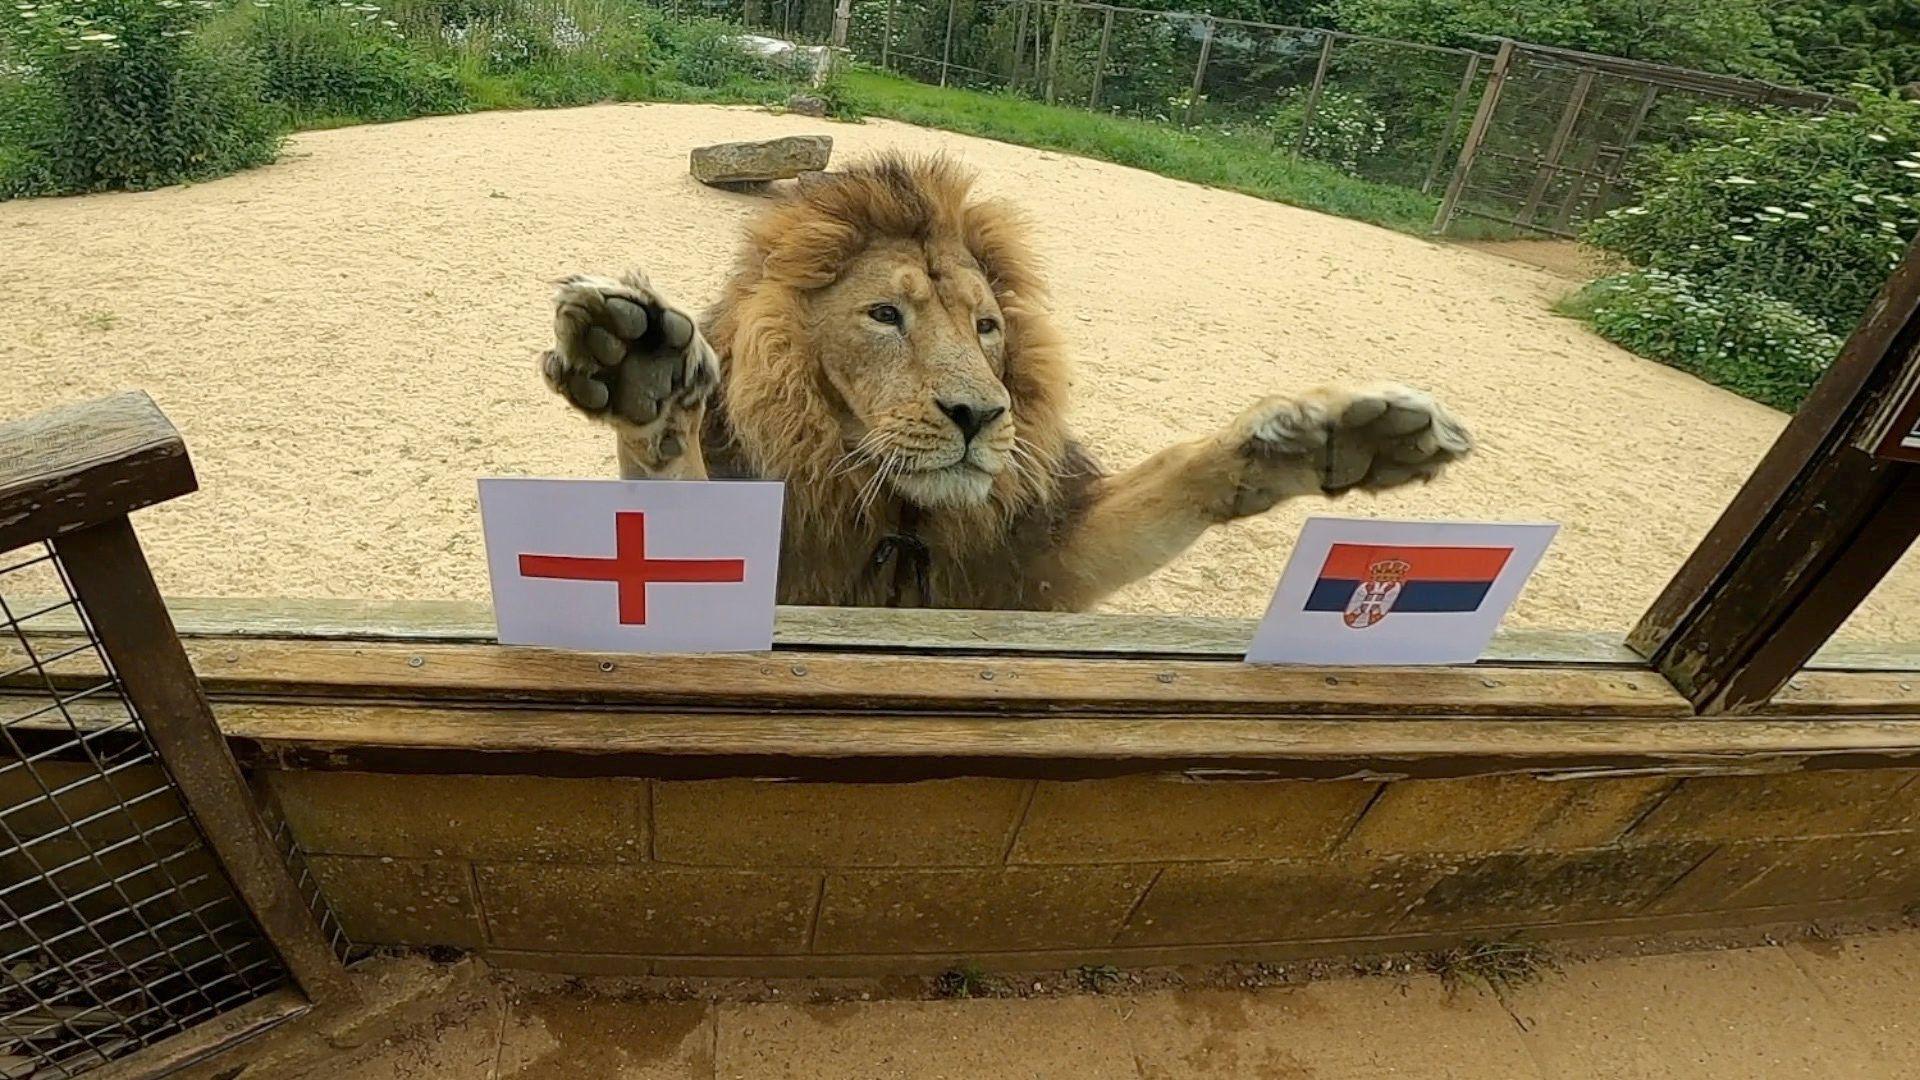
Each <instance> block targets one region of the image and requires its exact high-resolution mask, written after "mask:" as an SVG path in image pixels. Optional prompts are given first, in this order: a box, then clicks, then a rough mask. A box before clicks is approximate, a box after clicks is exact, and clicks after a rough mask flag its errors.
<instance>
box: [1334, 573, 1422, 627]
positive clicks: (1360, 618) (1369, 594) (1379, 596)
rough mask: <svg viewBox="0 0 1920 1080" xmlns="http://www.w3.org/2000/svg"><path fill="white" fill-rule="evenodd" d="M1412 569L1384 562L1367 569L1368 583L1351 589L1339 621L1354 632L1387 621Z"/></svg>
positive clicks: (1363, 582)
mask: <svg viewBox="0 0 1920 1080" xmlns="http://www.w3.org/2000/svg"><path fill="white" fill-rule="evenodd" d="M1412 569H1413V567H1412V566H1411V565H1409V564H1408V563H1406V562H1404V561H1402V560H1400V559H1384V560H1382V561H1380V562H1377V563H1374V564H1372V565H1371V566H1369V567H1367V579H1366V580H1365V581H1362V582H1361V583H1360V584H1359V585H1358V586H1356V587H1355V588H1354V590H1353V596H1351V597H1349V598H1348V600H1347V606H1346V609H1345V610H1344V611H1343V612H1342V613H1341V618H1342V619H1344V620H1345V621H1346V624H1347V625H1348V626H1351V627H1353V628H1354V629H1355V630H1365V629H1366V628H1367V627H1369V626H1372V625H1373V624H1374V623H1377V622H1379V621H1380V620H1382V619H1384V618H1386V617H1387V615H1388V613H1389V612H1391V611H1392V610H1393V602H1394V601H1395V600H1397V599H1399V597H1400V588H1401V586H1403V585H1405V584H1406V581H1407V574H1408V572H1409V571H1411V570H1412Z"/></svg>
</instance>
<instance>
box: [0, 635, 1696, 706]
mask: <svg viewBox="0 0 1920 1080" xmlns="http://www.w3.org/2000/svg"><path fill="white" fill-rule="evenodd" d="M69 644H73V642H72V641H71V640H70V639H63V638H59V637H51V638H48V639H47V644H46V649H47V651H48V652H49V653H52V652H57V651H60V650H61V649H62V648H64V647H66V646H67V645H69ZM187 649H188V652H189V653H190V655H191V656H192V659H193V666H194V669H195V671H196V672H197V673H198V674H199V677H200V679H201V681H202V682H203V683H204V684H205V686H206V688H207V690H208V691H209V692H211V693H216V694H226V695H234V694H263V695H306V696H321V697H359V698H369V697H397V698H403V699H404V698H415V699H431V700H467V701H476V702H489V701H512V702H528V703H556V702H560V703H569V702H570V703H591V704H596V705H618V706H629V707H647V708H689V709H714V710H725V709H767V710H775V711H820V710H833V711H852V712H866V711H896V712H899V711H905V712H960V713H974V714H987V713H1021V714H1027V715H1047V714H1053V713H1061V712H1103V713H1111V712H1121V713H1151V714H1159V715H1166V716H1208V715H1266V716H1339V715H1400V716H1558V717H1572V716H1609V717H1678V716H1684V715H1687V711H1688V710H1687V706H1686V702H1685V701H1684V700H1682V699H1681V698H1680V697H1679V695H1677V694H1675V693H1674V692H1673V689H1672V688H1671V687H1670V686H1668V684H1667V683H1666V681H1665V680H1664V679H1662V678H1660V677H1659V676H1658V675H1656V674H1654V673H1652V672H1649V671H1634V670H1628V669H1613V668H1595V669H1579V668H1566V669H1563V668H1548V667H1531V668H1529V667H1498V666H1491V665H1481V666H1475V667H1462V668H1340V669H1334V668H1325V669H1320V668H1290V667H1265V666H1254V665H1248V664H1237V663H1221V662H1218V661H1205V660H1199V661H1196V660H1152V661H1149V660H1112V659H1100V660H1085V659H1072V658H1038V657H980V658H968V657H957V656H954V657H929V656H914V655H908V656H893V655H874V654H860V653H805V654H794V653H786V654H750V655H708V656H620V655H601V654H594V653H573V652H554V651H549V650H544V649H527V648H513V647H503V646H493V645H483V644H445V643H432V644H403V643H393V642H346V641H312V640H298V639H282V638H268V639H263V638H227V639H218V638H200V639H193V640H190V641H189V642H188V643H187ZM14 659H15V650H13V649H9V648H7V647H5V646H4V645H0V669H4V668H5V667H8V666H12V663H13V661H14ZM88 668H89V665H88V661H87V658H86V657H85V655H84V654H83V655H80V656H76V657H74V658H72V659H71V660H70V661H69V662H67V664H65V665H63V666H61V667H59V668H57V669H56V673H57V674H58V675H60V676H62V677H64V678H66V679H67V681H69V682H70V683H79V682H84V680H86V679H87V678H89V677H92V676H93V672H91V671H90V670H88Z"/></svg>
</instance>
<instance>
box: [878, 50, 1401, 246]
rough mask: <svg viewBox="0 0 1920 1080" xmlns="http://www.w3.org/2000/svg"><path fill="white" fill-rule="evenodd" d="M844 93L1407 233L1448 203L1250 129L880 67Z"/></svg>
mask: <svg viewBox="0 0 1920 1080" xmlns="http://www.w3.org/2000/svg"><path fill="white" fill-rule="evenodd" d="M840 93H841V96H842V98H843V99H844V100H845V102H846V104H847V105H848V106H849V107H850V108H851V109H852V110H853V111H855V112H858V113H860V114H863V115H866V116H881V117H886V118H887V119H889V120H899V121H902V122H904V123H909V124H919V125H921V126H923V127H934V128H942V129H945V130H948V131H957V132H960V133H962V134H966V135H978V136H981V137H983V138H988V139H997V140H1000V141H1002V142H1010V143H1017V144H1019V145H1021V146H1032V147H1038V148H1040V149H1044V150H1061V151H1065V152H1066V153H1070V154H1078V155H1080V156H1082V157H1090V158H1097V159H1099V160H1101V161H1111V162H1113V163H1114V164H1116V165H1128V166H1132V167H1134V168H1137V169H1146V170H1147V171H1149V172H1155V173H1159V174H1160V175H1162V176H1169V177H1172V178H1174V179H1176V180H1188V181H1191V182H1193V183H1196V184H1205V185H1207V186H1208V187H1215V188H1222V189H1224V190H1227V191H1238V192H1240V193H1242V194H1246V195H1252V196H1255V197H1256V198H1261V199H1269V200H1272V201H1273V202H1279V203H1286V204H1287V205H1289V206H1299V207H1304V208H1306V209H1308V210H1318V211H1321V212H1322V213H1327V214H1334V215H1337V216H1339V217H1344V218H1353V219H1355V220H1357V221H1366V222H1371V223H1372V224H1375V225H1381V226H1385V227H1386V228H1389V229H1396V230H1399V231H1400V232H1406V233H1414V234H1417V235H1422V236H1425V235H1427V234H1428V231H1429V229H1430V228H1431V227H1432V225H1433V215H1434V211H1435V210H1436V209H1438V207H1439V200H1438V199H1436V198H1433V197H1431V196H1427V195H1422V194H1420V193H1419V192H1418V191H1415V190H1412V189H1411V188H1403V187H1396V186H1393V185H1389V184H1376V183H1372V182H1370V181H1366V180H1359V179H1356V178H1354V177H1351V176H1348V175H1347V174H1345V173H1343V172H1341V171H1339V170H1338V169H1334V168H1332V167H1330V166H1327V165H1322V164H1320V163H1319V162H1315V161H1293V160H1290V159H1289V158H1288V156H1287V155H1286V154H1285V153H1283V152H1275V151H1274V150H1273V149H1272V148H1271V147H1268V146H1265V145H1263V144H1261V143H1259V142H1255V141H1252V140H1249V139H1247V138H1245V137H1244V136H1227V135H1220V134H1216V133H1213V132H1208V131H1204V130H1196V131H1188V130H1182V129H1180V128H1175V127H1170V126H1167V125H1165V124H1156V123H1151V122H1148V121H1145V120H1134V119H1131V118H1128V117H1122V116H1110V115H1107V114H1104V113H1094V112H1087V111H1085V110H1082V109H1070V108H1062V107H1060V106H1057V105H1045V104H1042V103H1040V102H1037V101H1028V100H1025V99H1023V98H1017V97H1012V96H1008V95H1003V94H982V93H978V92H975V91H972V90H956V89H952V88H941V87H936V86H928V85H926V84H924V83H917V82H912V81H910V80H907V79H902V78H899V77H897V76H894V75H891V74H886V73H883V72H877V71H871V70H854V71H849V72H846V73H845V74H844V75H843V76H842V77H841V86H840Z"/></svg>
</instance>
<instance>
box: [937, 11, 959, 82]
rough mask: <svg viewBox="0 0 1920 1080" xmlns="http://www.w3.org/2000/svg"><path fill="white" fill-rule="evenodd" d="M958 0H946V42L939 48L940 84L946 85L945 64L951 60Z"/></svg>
mask: <svg viewBox="0 0 1920 1080" xmlns="http://www.w3.org/2000/svg"><path fill="white" fill-rule="evenodd" d="M959 6H960V0H947V43H946V44H945V45H943V46H941V49H940V85H941V86H945V85H947V65H948V64H950V63H951V62H952V61H953V16H954V12H955V9H956V8H958V7H959Z"/></svg>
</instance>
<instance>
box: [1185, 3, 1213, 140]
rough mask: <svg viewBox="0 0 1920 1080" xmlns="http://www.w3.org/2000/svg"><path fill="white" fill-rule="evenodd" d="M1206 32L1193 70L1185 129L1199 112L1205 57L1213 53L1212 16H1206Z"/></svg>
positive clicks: (1205, 68)
mask: <svg viewBox="0 0 1920 1080" xmlns="http://www.w3.org/2000/svg"><path fill="white" fill-rule="evenodd" d="M1205 25H1206V30H1205V32H1204V33H1203V34H1202V35H1201V37H1200V62H1199V63H1198V64H1196V65H1194V68H1193V92H1192V93H1191V94H1189V95H1188V96H1187V115H1186V118H1185V119H1184V120H1183V121H1182V123H1184V124H1185V125H1186V126H1187V127H1192V126H1193V118H1194V115H1195V114H1196V113H1198V112H1199V111H1200V88H1201V87H1202V86H1203V85H1205V84H1206V81H1207V57H1208V56H1210V55H1212V53H1213V25H1214V24H1213V16H1211V15H1209V16H1207V20H1206V24H1205Z"/></svg>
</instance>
